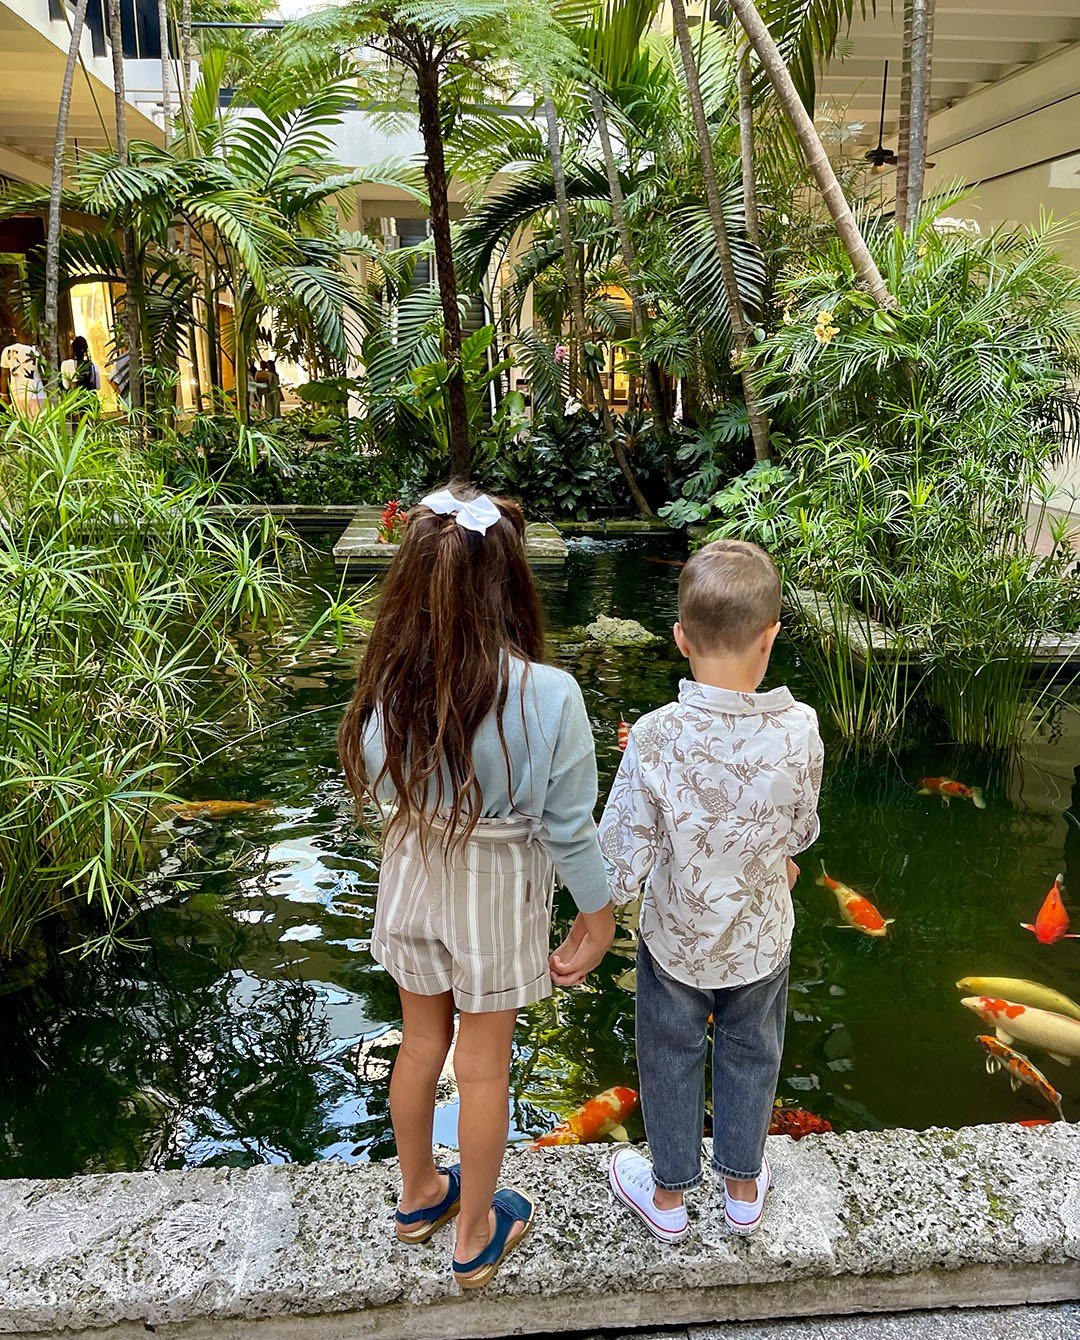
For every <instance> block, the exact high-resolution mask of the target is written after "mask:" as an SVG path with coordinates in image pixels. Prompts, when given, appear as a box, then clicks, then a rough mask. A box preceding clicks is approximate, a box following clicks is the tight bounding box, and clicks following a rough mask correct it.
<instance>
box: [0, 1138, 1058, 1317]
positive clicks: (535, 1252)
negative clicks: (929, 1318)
mask: <svg viewBox="0 0 1080 1340" xmlns="http://www.w3.org/2000/svg"><path fill="white" fill-rule="evenodd" d="M769 1154H770V1159H771V1160H772V1162H773V1166H774V1170H775V1175H776V1185H775V1189H774V1191H773V1193H772V1195H771V1197H770V1202H769V1209H768V1211H767V1213H766V1217H765V1222H764V1224H763V1227H762V1230H761V1232H760V1234H759V1235H758V1236H757V1237H756V1238H754V1239H752V1240H750V1241H748V1242H747V1241H741V1240H737V1239H733V1238H732V1237H730V1236H729V1235H728V1234H727V1233H726V1231H725V1230H724V1228H723V1224H722V1220H721V1217H720V1215H719V1214H718V1210H717V1203H716V1198H715V1197H714V1196H710V1195H707V1194H706V1193H704V1192H699V1193H698V1194H697V1196H696V1198H695V1205H694V1207H693V1208H692V1228H693V1231H692V1233H691V1235H690V1237H689V1238H688V1239H687V1240H686V1242H684V1243H683V1244H681V1245H680V1246H679V1247H677V1248H666V1247H661V1246H660V1245H659V1244H657V1243H655V1242H654V1241H653V1240H652V1239H651V1238H649V1237H647V1235H646V1234H645V1233H644V1231H643V1230H642V1229H641V1228H640V1227H639V1226H638V1225H637V1224H636V1223H634V1222H633V1221H632V1220H631V1219H630V1217H629V1216H628V1215H627V1214H626V1213H625V1212H624V1211H623V1210H622V1208H621V1207H615V1206H613V1204H612V1201H611V1197H610V1195H609V1192H608V1189H607V1183H606V1180H605V1178H604V1168H605V1165H606V1161H607V1156H608V1150H607V1149H605V1148H597V1147H581V1148H566V1149H551V1150H544V1151H541V1152H539V1153H524V1152H517V1151H515V1152H511V1153H509V1154H508V1155H507V1166H506V1168H505V1176H506V1178H507V1179H508V1180H509V1181H511V1182H512V1183H514V1184H516V1185H518V1186H520V1187H521V1188H522V1189H524V1190H527V1191H529V1192H531V1193H532V1194H533V1195H534V1196H535V1197H536V1198H537V1200H538V1202H539V1205H540V1213H539V1215H538V1218H537V1223H536V1227H535V1230H534V1232H533V1235H532V1238H531V1239H530V1242H529V1243H528V1245H527V1246H526V1247H524V1248H523V1249H522V1250H521V1252H520V1253H519V1254H517V1255H515V1256H513V1257H511V1258H510V1260H509V1261H508V1262H507V1265H506V1266H505V1267H504V1270H503V1272H502V1274H501V1276H500V1278H499V1280H498V1281H497V1283H496V1284H495V1285H494V1286H492V1288H491V1289H489V1290H488V1291H486V1292H485V1293H484V1294H483V1295H482V1296H480V1297H463V1296H461V1295H460V1294H459V1293H458V1291H457V1290H456V1288H455V1286H454V1285H453V1283H452V1281H451V1280H450V1278H449V1252H450V1242H451V1237H450V1234H449V1233H448V1232H443V1233H441V1234H439V1235H438V1236H437V1237H436V1238H435V1239H434V1241H433V1242H432V1243H429V1244H427V1245H426V1246H424V1247H420V1248H406V1247H402V1246H400V1245H398V1244H397V1243H395V1242H394V1241H393V1240H392V1237H391V1232H392V1214H393V1201H394V1193H395V1169H394V1167H393V1165H392V1164H370V1165H361V1166H357V1167H346V1166H345V1165H342V1164H330V1163H323V1164H316V1165H313V1166H309V1167H297V1166H286V1167H260V1168H254V1169H250V1170H246V1171H240V1170H233V1169H202V1170H194V1171H190V1172H169V1173H133V1174H113V1175H109V1176H91V1177H81V1178H75V1179H72V1180H71V1181H66V1182H58V1181H53V1182H32V1181H11V1182H5V1183H0V1333H4V1334H12V1335H36V1336H45V1335H49V1336H53V1335H58V1334H60V1333H65V1334H71V1333H72V1332H80V1331H94V1332H96V1333H97V1334H99V1335H102V1336H106V1335H107V1336H109V1337H114V1338H115V1340H128V1338H129V1337H131V1338H133V1337H135V1336H141V1337H145V1333H146V1331H145V1328H146V1327H147V1326H151V1327H154V1328H155V1329H156V1330H157V1331H159V1332H161V1331H165V1332H166V1333H173V1334H176V1335H178V1336H179V1335H184V1336H190V1337H192V1340H199V1338H200V1337H203V1336H206V1337H210V1336H222V1337H223V1336H228V1337H229V1338H230V1340H240V1337H246V1336H247V1335H248V1334H249V1333H250V1334H251V1335H252V1336H253V1337H254V1336H256V1335H258V1336H263V1337H266V1340H286V1337H290V1338H291V1337H294V1336H296V1335H297V1333H298V1330H299V1327H300V1319H301V1318H303V1319H304V1320H303V1323H302V1331H303V1335H304V1337H305V1340H307V1338H309V1337H310V1338H311V1340H346V1337H367V1336H371V1337H382V1338H383V1340H405V1337H409V1338H410V1340H420V1338H421V1337H422V1338H423V1340H467V1338H469V1337H495V1336H507V1335H512V1334H519V1335H520V1334H525V1335H528V1334H536V1333H548V1334H556V1333H558V1332H560V1331H573V1330H586V1329H595V1328H597V1327H622V1328H626V1327H632V1326H644V1325H650V1324H651V1325H657V1324H661V1325H677V1324H679V1323H682V1324H686V1323H690V1322H707V1321H721V1320H729V1319H752V1318H760V1317H774V1316H800V1315H822V1314H837V1313H851V1312H870V1311H885V1310H900V1309H905V1308H915V1307H956V1306H973V1305H976V1304H981V1305H983V1306H985V1305H987V1304H996V1305H1003V1304H1010V1303H1023V1302H1050V1301H1054V1300H1058V1299H1072V1298H1075V1297H1077V1296H1078V1295H1080V1176H1078V1174H1077V1167H1078V1166H1080V1127H1074V1126H1069V1125H1066V1124H1064V1123H1058V1124H1055V1125H1054V1126H1051V1127H1044V1128H1040V1129H1037V1130H1030V1131H1029V1130H1024V1129H1022V1128H1020V1127H1015V1126H1006V1125H1001V1126H985V1127H973V1128H969V1129H966V1130H962V1131H958V1132H953V1131H940V1130H939V1131H928V1132H922V1133H917V1132H912V1131H887V1132H876V1133H871V1132H864V1133H857V1134H849V1135H831V1136H823V1137H817V1138H811V1139H808V1140H804V1141H803V1142H801V1143H800V1144H798V1145H795V1144H793V1143H792V1142H791V1141H790V1140H788V1139H787V1138H786V1137H782V1138H774V1139H772V1140H770V1144H769Z"/></svg>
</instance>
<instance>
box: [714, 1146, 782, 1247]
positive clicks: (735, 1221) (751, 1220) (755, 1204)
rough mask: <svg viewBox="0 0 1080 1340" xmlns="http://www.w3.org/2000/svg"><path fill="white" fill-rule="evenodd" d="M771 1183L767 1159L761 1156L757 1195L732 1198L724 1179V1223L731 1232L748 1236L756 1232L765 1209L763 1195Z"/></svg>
mask: <svg viewBox="0 0 1080 1340" xmlns="http://www.w3.org/2000/svg"><path fill="white" fill-rule="evenodd" d="M771 1185H772V1173H771V1172H770V1171H769V1160H768V1159H767V1158H764V1157H763V1158H762V1160H761V1172H759V1173H758V1177H757V1196H756V1197H755V1198H754V1199H753V1200H732V1198H731V1197H730V1196H729V1195H728V1189H727V1179H726V1178H725V1180H724V1223H725V1224H727V1226H728V1228H729V1229H730V1230H731V1232H732V1233H738V1234H739V1235H740V1236H742V1237H744V1238H745V1237H749V1236H750V1234H751V1233H756V1232H757V1231H758V1227H759V1225H760V1224H761V1215H762V1211H763V1210H764V1209H765V1197H766V1195H767V1194H768V1190H769V1187H770V1186H771Z"/></svg>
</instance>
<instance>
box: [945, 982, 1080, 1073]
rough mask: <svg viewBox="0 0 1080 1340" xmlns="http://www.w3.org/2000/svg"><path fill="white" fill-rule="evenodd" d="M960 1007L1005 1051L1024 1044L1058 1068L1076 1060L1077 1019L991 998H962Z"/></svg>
mask: <svg viewBox="0 0 1080 1340" xmlns="http://www.w3.org/2000/svg"><path fill="white" fill-rule="evenodd" d="M960 1004H961V1005H963V1007H964V1008H965V1009H966V1010H971V1012H972V1013H973V1014H977V1015H978V1016H979V1018H980V1019H981V1020H982V1021H983V1023H984V1024H989V1025H990V1027H991V1028H992V1029H994V1031H995V1032H996V1034H997V1040H998V1042H1004V1043H1005V1045H1006V1046H1008V1047H1011V1046H1012V1044H1013V1043H1014V1042H1026V1043H1027V1045H1028V1046H1029V1047H1037V1048H1038V1049H1039V1051H1042V1052H1046V1053H1047V1055H1048V1056H1052V1057H1053V1058H1054V1060H1055V1061H1060V1062H1061V1064H1062V1065H1071V1064H1072V1061H1073V1058H1074V1057H1077V1056H1080V1019H1069V1018H1067V1017H1066V1016H1065V1015H1064V1014H1051V1013H1050V1011H1049V1010H1037V1009H1035V1008H1034V1007H1033V1006H1031V1005H1019V1004H1018V1003H1017V1002H1016V1001H1015V1000H1000V999H998V998H996V997H993V996H965V997H964V999H963V1000H962V1001H961V1002H960Z"/></svg>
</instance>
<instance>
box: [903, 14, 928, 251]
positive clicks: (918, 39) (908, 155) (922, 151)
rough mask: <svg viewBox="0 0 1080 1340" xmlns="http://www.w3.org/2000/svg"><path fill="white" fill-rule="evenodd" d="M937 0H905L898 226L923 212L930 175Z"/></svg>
mask: <svg viewBox="0 0 1080 1340" xmlns="http://www.w3.org/2000/svg"><path fill="white" fill-rule="evenodd" d="M935 5H936V0H905V3H904V58H903V67H902V69H903V75H902V78H901V83H900V122H899V127H898V130H897V145H896V226H897V227H898V228H903V229H906V228H907V226H908V224H909V223H910V222H911V220H912V219H914V218H915V216H916V215H917V214H918V212H919V206H920V204H921V203H922V193H923V179H924V177H925V175H926V139H927V132H928V130H929V121H930V79H931V74H932V71H933V58H934V16H935Z"/></svg>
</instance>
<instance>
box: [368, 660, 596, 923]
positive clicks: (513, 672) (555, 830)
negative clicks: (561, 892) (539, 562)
mask: <svg viewBox="0 0 1080 1340" xmlns="http://www.w3.org/2000/svg"><path fill="white" fill-rule="evenodd" d="M523 682H524V693H523V692H522V686H523ZM502 726H503V735H504V737H505V739H506V749H507V753H508V754H509V759H510V766H509V769H507V760H506V755H504V753H503V747H502V743H501V741H500V740H499V727H498V723H497V722H496V719H495V710H494V708H493V709H492V710H491V712H489V713H488V715H487V716H486V717H485V718H484V720H483V721H482V722H481V723H480V726H479V727H478V729H477V732H476V736H475V738H474V739H473V746H472V752H473V764H474V766H475V768H476V776H477V780H478V781H479V783H480V790H481V792H482V793H483V811H482V815H481V817H482V818H485V819H509V818H512V817H515V816H521V817H525V818H530V819H534V820H535V821H536V823H537V828H538V837H539V840H540V842H541V843H542V844H543V846H544V849H545V850H546V851H547V853H548V855H549V856H550V857H551V859H552V861H553V863H554V865H555V870H556V872H557V873H558V876H559V879H560V880H561V881H562V882H563V883H564V884H565V885H566V887H567V888H568V889H569V890H570V894H571V896H572V898H573V899H574V902H575V903H576V904H577V905H578V908H579V909H580V910H581V911H582V912H596V911H599V909H600V908H602V907H605V906H606V905H607V903H608V901H609V896H608V887H607V876H606V873H605V871H604V862H603V859H602V857H601V855H600V845H599V843H598V841H597V838H596V824H595V822H594V820H593V810H594V808H595V806H596V788H597V782H596V750H595V747H594V745H593V737H592V729H591V727H590V726H589V718H588V715H587V714H586V711H585V701H584V699H583V698H582V696H581V689H580V688H579V687H578V684H577V681H576V680H575V679H574V678H573V676H572V675H568V674H567V673H566V671H565V670H557V669H556V668H555V667H554V666H551V665H527V664H526V662H524V661H520V660H517V659H514V660H511V662H510V687H509V693H508V695H507V700H506V706H505V708H504V709H503V721H502ZM385 757H386V755H385V749H384V745H383V738H382V723H381V721H380V719H379V716H378V714H377V713H376V715H375V716H373V717H372V718H371V720H370V721H369V722H368V725H367V729H366V731H365V733H364V763H365V766H366V768H367V774H368V776H369V777H377V776H378V774H379V772H380V770H381V768H382V765H383V761H384V759H385ZM508 773H509V775H508ZM433 789H434V788H433ZM379 799H380V800H381V801H386V802H389V803H391V804H392V803H393V801H394V800H395V793H394V790H393V787H392V785H391V784H390V782H389V780H388V779H386V780H384V781H383V783H382V785H381V786H380V788H379ZM432 803H434V797H433V798H432Z"/></svg>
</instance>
